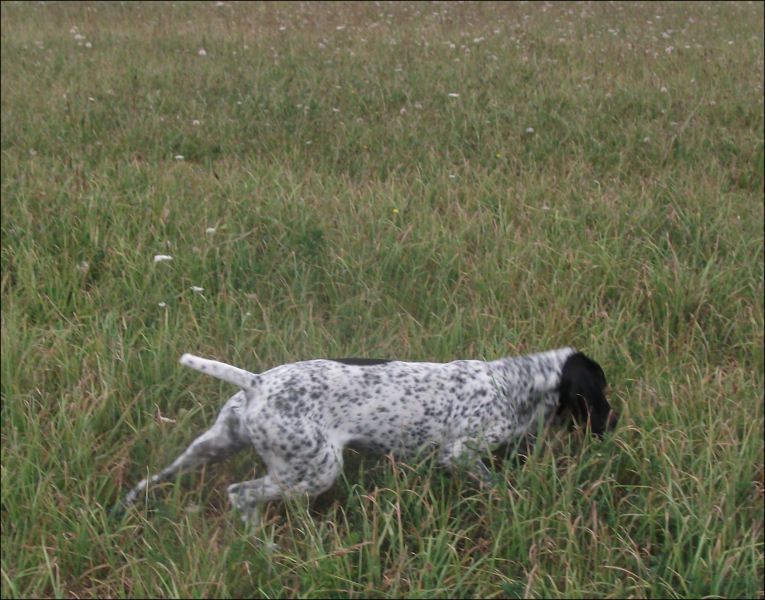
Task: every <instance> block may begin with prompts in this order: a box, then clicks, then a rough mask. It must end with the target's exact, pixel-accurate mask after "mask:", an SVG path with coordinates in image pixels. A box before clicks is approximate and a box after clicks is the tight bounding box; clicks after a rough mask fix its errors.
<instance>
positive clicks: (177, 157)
mask: <svg viewBox="0 0 765 600" xmlns="http://www.w3.org/2000/svg"><path fill="white" fill-rule="evenodd" d="M173 158H174V159H175V160H183V154H176V155H175V156H173Z"/></svg>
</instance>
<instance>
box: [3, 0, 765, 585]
mask: <svg viewBox="0 0 765 600" xmlns="http://www.w3.org/2000/svg"><path fill="white" fill-rule="evenodd" d="M0 13H1V16H2V25H1V32H2V65H1V66H2V163H1V167H2V204H1V206H2V257H1V264H2V279H1V284H2V324H1V327H2V330H1V333H2V364H1V366H0V376H1V377H2V383H1V384H0V385H1V387H0V389H1V391H2V413H1V414H2V482H1V483H2V503H1V512H0V522H1V529H2V550H1V557H2V564H1V575H2V596H3V597H8V598H11V597H14V598H20V597H60V598H103V597H160V598H164V597H200V598H201V597H211V596H216V597H221V596H223V597H235V596H238V597H335V598H340V597H385V598H388V597H419V598H435V597H444V598H446V597H480V598H498V597H615V598H616V597H637V598H645V597H760V598H762V597H763V596H765V591H764V589H763V577H765V563H764V559H763V553H764V551H765V547H764V545H763V537H764V535H765V534H764V524H765V510H764V508H763V502H764V500H765V461H764V459H763V450H764V448H763V445H764V444H763V437H764V433H763V419H764V410H763V392H764V385H763V383H764V381H765V366H764V364H763V362H764V360H765V356H764V353H763V309H764V307H763V294H764V292H765V290H764V289H763V287H764V286H763V264H764V263H763V241H764V240H763V237H764V236H763V226H764V221H763V170H765V165H764V159H763V4H762V3H760V2H755V3H752V2H734V3H671V4H669V3H654V2H646V3H629V4H621V3H615V4H614V3H608V4H607V3H547V2H545V3H536V2H533V3H456V2H447V3H410V2H403V3H398V2H396V3H387V2H370V3H243V4H239V3H231V2H206V3H181V2H175V3H132V2H130V3H108V4H107V3H78V2H74V3H70V2H67V3H54V2H45V3H42V2H34V3H31V2H25V3H20V2H3V3H2V5H1V6H0ZM156 255H167V256H171V257H172V260H165V261H159V262H155V260H154V257H155V256H156ZM568 345H574V346H576V347H577V348H579V349H580V350H582V351H584V352H586V353H587V354H589V355H591V356H593V357H594V358H595V359H597V360H598V362H599V363H600V364H601V365H603V367H604V369H605V371H606V374H607V376H608V379H609V384H610V401H611V404H612V405H613V406H614V407H615V408H616V409H617V410H619V411H620V413H621V415H622V416H621V421H620V426H619V428H618V429H617V430H616V431H615V432H614V434H613V435H610V436H608V437H606V438H605V439H603V440H602V441H600V440H597V439H592V438H590V437H589V436H586V435H583V432H581V431H578V430H577V431H573V432H568V431H549V432H547V433H546V435H545V436H544V439H543V440H542V441H541V442H540V443H538V444H537V445H536V447H535V449H534V452H533V454H532V455H531V456H530V457H529V459H528V460H527V461H526V462H525V463H522V464H519V463H518V461H516V460H514V459H513V457H512V456H510V457H501V456H500V457H496V458H494V459H493V464H492V468H493V469H494V470H495V471H496V472H497V473H498V478H499V480H500V481H501V484H499V485H497V486H496V487H495V488H493V489H490V490H487V489H480V488H478V487H477V486H476V485H474V484H473V483H472V481H471V480H470V478H468V477H465V476H464V475H462V474H460V473H456V474H448V473H444V472H442V471H440V470H438V469H437V468H435V466H434V463H433V461H431V460H423V461H422V462H420V463H418V464H409V463H402V462H399V461H395V460H393V459H392V458H391V457H379V458H374V457H363V456H357V455H355V454H352V453H350V452H349V453H348V454H347V455H346V468H345V472H344V476H343V478H342V481H340V482H338V483H337V484H336V485H335V486H334V487H333V489H332V490H330V491H329V492H328V493H326V494H324V495H322V496H320V497H319V498H317V499H315V500H312V501H310V502H309V501H306V500H304V499H298V500H294V501H291V502H288V503H285V504H273V505H271V506H269V508H268V510H267V512H266V513H265V516H264V522H263V525H262V527H261V528H260V529H259V530H258V531H257V532H256V533H255V534H254V535H253V534H252V533H251V532H248V531H247V530H246V529H245V528H244V527H243V526H242V524H241V523H240V521H239V518H238V516H237V515H236V514H235V513H233V512H232V511H231V510H230V509H229V506H228V501H227V498H226V494H225V489H226V486H227V485H228V484H230V483H234V482H237V481H241V480H244V479H250V478H251V474H252V473H253V470H254V471H255V472H258V471H262V465H261V464H260V463H259V461H258V460H257V458H256V457H255V456H254V455H253V454H249V455H242V456H240V457H238V458H237V459H235V460H232V461H229V462H227V463H224V464H220V465H215V466H212V467H208V468H206V469H204V470H202V471H201V472H198V473H194V474H189V475H185V476H183V477H182V478H180V479H179V481H178V482H176V483H174V484H170V485H166V486H164V487H163V489H162V490H161V491H160V493H159V494H157V496H156V498H154V499H153V500H152V501H150V502H149V503H148V504H144V503H141V504H140V505H139V506H138V507H136V509H134V510H132V511H130V512H129V513H128V514H127V515H125V516H124V518H121V519H120V518H112V517H110V509H111V508H112V507H113V506H114V505H115V503H116V502H117V501H118V500H119V498H120V497H121V495H122V494H123V493H124V492H125V491H126V490H127V489H128V488H129V487H130V486H132V485H134V484H135V483H136V482H137V481H138V480H140V479H141V478H142V477H144V476H145V475H146V474H147V472H149V471H152V472H154V471H156V470H157V469H158V468H161V467H163V466H165V465H166V464H168V463H169V461H170V460H172V459H173V458H174V457H175V456H176V455H177V454H178V453H179V452H180V451H181V450H182V449H184V448H185V447H186V445H187V444H188V443H189V442H190V441H191V439H193V437H194V436H195V435H197V434H198V433H200V432H201V431H202V430H204V429H205V428H206V427H207V426H208V425H209V424H210V423H211V422H212V420H213V419H214V418H215V416H216V414H217V412H218V410H219V408H220V407H221V406H222V404H223V402H224V401H225V399H226V398H227V397H228V396H229V395H230V394H232V393H233V391H234V390H232V389H231V388H230V386H228V385H226V384H223V383H220V382H218V381H216V380H213V379H211V378H207V377H203V376H200V375H199V374H198V373H195V372H193V371H190V370H188V369H184V368H183V367H181V366H180V365H179V364H178V359H179V357H180V356H181V354H183V353H184V352H192V353H194V354H198V355H202V356H207V357H212V358H216V359H219V360H223V361H226V362H229V363H233V364H237V365H240V366H242V367H244V368H247V369H250V370H252V371H263V370H266V369H268V368H270V367H272V366H275V365H278V364H281V363H284V362H292V361H296V360H301V359H308V358H319V357H342V356H362V357H380V358H390V357H396V358H401V359H406V360H430V361H449V360H453V359H457V358H482V359H483V358H485V359H494V358H498V357H501V356H508V355H516V354H522V353H525V352H534V351H541V350H547V349H551V348H557V347H560V346H568Z"/></svg>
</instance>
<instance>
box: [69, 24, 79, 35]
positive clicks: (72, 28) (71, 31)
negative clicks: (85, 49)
mask: <svg viewBox="0 0 765 600" xmlns="http://www.w3.org/2000/svg"><path fill="white" fill-rule="evenodd" d="M78 31H79V29H77V25H72V27H71V29H70V30H69V33H77V32H78Z"/></svg>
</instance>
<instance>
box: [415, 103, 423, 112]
mask: <svg viewBox="0 0 765 600" xmlns="http://www.w3.org/2000/svg"><path fill="white" fill-rule="evenodd" d="M414 107H415V108H416V109H418V110H422V102H415V103H414Z"/></svg>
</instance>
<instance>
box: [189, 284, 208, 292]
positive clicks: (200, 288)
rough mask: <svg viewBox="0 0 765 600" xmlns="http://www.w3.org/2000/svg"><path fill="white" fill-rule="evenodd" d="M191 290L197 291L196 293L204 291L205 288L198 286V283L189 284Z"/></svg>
mask: <svg viewBox="0 0 765 600" xmlns="http://www.w3.org/2000/svg"><path fill="white" fill-rule="evenodd" d="M191 291H192V292H197V293H199V292H204V291H205V288H202V287H199V286H198V285H192V286H191Z"/></svg>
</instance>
